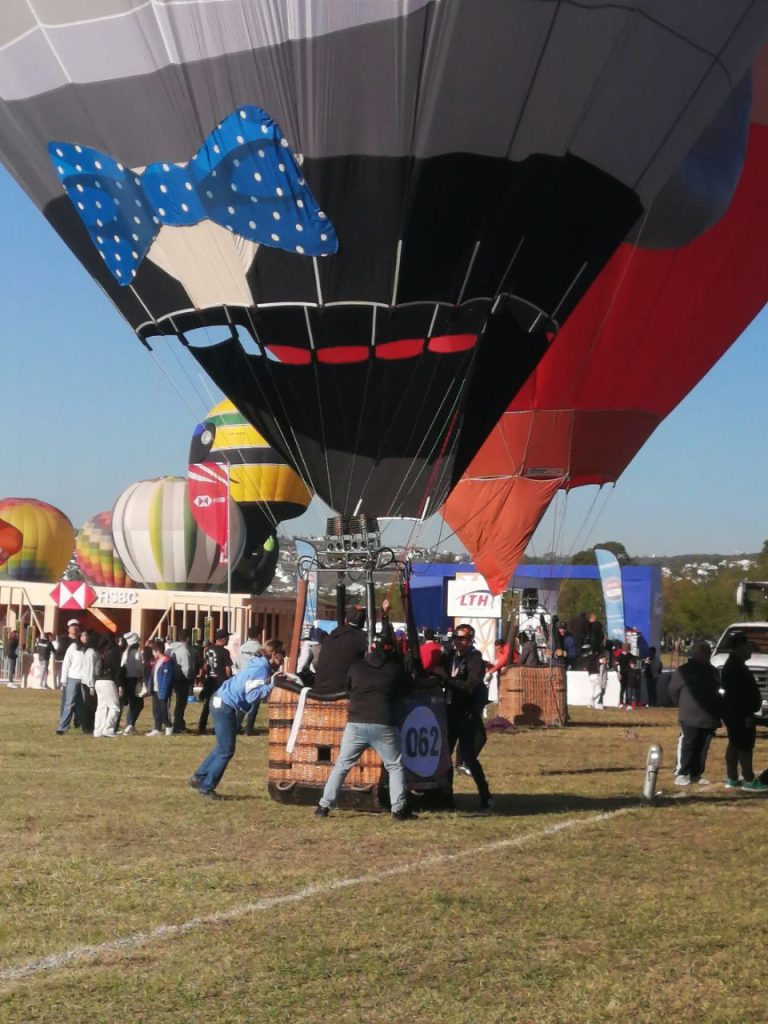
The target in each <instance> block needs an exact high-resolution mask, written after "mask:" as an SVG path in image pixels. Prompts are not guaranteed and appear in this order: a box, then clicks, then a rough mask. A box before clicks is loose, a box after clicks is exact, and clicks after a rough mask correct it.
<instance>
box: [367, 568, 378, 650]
mask: <svg viewBox="0 0 768 1024" xmlns="http://www.w3.org/2000/svg"><path fill="white" fill-rule="evenodd" d="M365 594H366V603H367V605H368V618H367V619H366V626H367V629H368V646H369V647H371V646H372V645H373V641H374V639H375V638H376V588H375V587H374V585H373V569H366V570H365Z"/></svg>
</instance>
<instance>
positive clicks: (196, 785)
mask: <svg viewBox="0 0 768 1024" xmlns="http://www.w3.org/2000/svg"><path fill="white" fill-rule="evenodd" d="M187 785H189V786H191V787H192V789H200V779H198V777H197V776H196V775H190V776H189V779H188V780H187Z"/></svg>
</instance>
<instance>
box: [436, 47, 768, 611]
mask: <svg viewBox="0 0 768 1024" xmlns="http://www.w3.org/2000/svg"><path fill="white" fill-rule="evenodd" d="M754 82H755V85H754V96H753V97H752V104H751V123H750V124H749V138H748V145H747V149H746V160H745V163H744V168H743V171H742V173H741V176H740V178H739V180H738V185H737V186H736V189H735V194H734V196H733V199H732V201H731V202H730V204H729V206H728V208H727V210H726V211H725V213H724V214H723V215H722V216H721V217H720V219H719V220H718V222H717V223H716V224H715V225H714V226H713V227H712V228H710V229H709V230H708V231H707V232H706V233H705V234H703V235H701V236H700V237H699V238H697V239H695V240H693V241H691V242H689V243H688V244H685V245H682V246H679V247H677V248H672V249H667V250H661V251H653V250H650V249H646V250H644V249H641V248H638V247H636V246H631V245H628V244H625V245H623V246H622V247H621V248H620V249H619V250H618V251H617V252H616V254H615V255H614V256H613V257H612V259H611V261H610V262H609V263H608V265H607V266H606V267H605V269H604V270H603V271H602V272H601V274H600V275H599V277H598V278H597V280H596V281H595V282H594V284H593V285H592V287H591V288H590V289H589V291H588V292H587V294H586V295H585V297H584V298H583V299H582V300H581V302H580V303H579V305H578V306H577V307H576V309H575V311H574V312H573V314H572V315H571V317H570V318H569V320H568V322H567V324H566V325H565V327H564V328H563V330H562V331H561V332H560V334H559V335H558V336H557V338H555V339H554V341H553V343H552V345H551V347H550V349H549V351H548V352H547V354H546V356H545V357H544V358H543V359H542V360H541V362H540V364H539V365H538V367H537V368H536V370H535V371H534V373H533V375H532V376H531V378H530V380H528V381H527V382H526V384H525V385H524V386H523V388H522V389H521V390H520V392H519V393H518V394H517V396H516V397H515V399H514V400H513V402H512V403H511V405H510V406H509V408H508V410H507V412H506V413H505V414H504V416H502V418H501V419H500V421H499V423H498V425H497V427H496V428H495V429H494V431H493V432H492V434H491V435H490V437H489V438H488V440H487V441H486V443H485V444H484V445H483V447H482V448H481V449H480V451H479V452H478V454H477V455H476V456H475V459H474V460H473V462H472V463H471V465H470V466H469V469H468V470H467V473H466V474H465V476H464V477H463V478H462V480H461V481H460V482H459V484H458V485H457V487H456V488H455V490H454V491H453V493H452V494H451V496H450V497H449V499H448V501H447V503H446V505H445V507H444V509H443V514H444V516H445V518H446V520H447V522H448V523H449V524H450V525H451V527H452V528H453V529H454V530H455V531H456V533H457V534H458V536H459V538H460V539H461V541H462V542H463V543H464V545H465V546H466V547H467V549H468V550H469V551H470V553H471V554H472V555H473V557H474V560H475V563H476V564H477V566H478V568H479V569H480V571H481V572H482V573H483V574H484V575H485V577H486V579H487V580H488V583H489V586H490V587H491V589H493V590H494V591H496V592H500V591H501V590H503V589H504V588H505V587H506V586H507V583H508V581H509V579H510V577H511V575H512V573H513V571H514V569H515V567H516V565H517V563H518V561H519V560H520V557H521V555H522V553H523V551H524V550H525V548H526V546H527V544H528V541H529V540H530V537H531V535H532V534H533V532H534V530H535V528H536V526H537V525H538V523H539V522H540V520H541V517H542V516H543V514H544V512H545V510H546V508H547V506H548V505H549V503H550V501H551V500H552V497H553V496H554V494H555V493H556V491H557V490H558V489H560V488H570V487H577V486H581V485H585V484H605V483H610V482H613V481H615V480H616V479H617V478H618V477H619V475H620V474H621V473H622V472H623V470H624V469H625V468H626V466H627V465H628V464H629V462H630V461H631V460H632V458H634V456H635V455H636V454H637V452H638V451H639V450H640V448H641V447H642V445H643V444H644V443H645V441H646V440H647V439H648V437H649V436H650V434H651V433H653V431H654V430H655V429H656V427H657V426H658V425H659V423H660V422H661V421H662V420H663V419H664V417H665V416H667V415H668V414H669V413H670V412H671V411H672V409H674V407H675V406H676V405H677V404H678V403H679V402H680V401H681V400H682V399H683V398H684V397H685V395H686V394H687V393H688V392H689V391H690V390H691V388H693V387H694V386H695V385H696V384H697V383H698V382H699V380H701V378H702V377H703V376H704V375H705V374H706V373H707V372H708V371H709V370H710V369H711V367H712V366H713V365H714V363H715V362H716V361H717V360H718V359H719V358H720V357H721V356H722V355H723V354H724V352H725V351H726V350H727V349H728V348H729V347H730V345H731V344H732V343H733V341H734V340H735V339H736V338H737V337H738V336H739V335H740V334H741V333H742V331H743V330H744V329H745V328H746V327H747V326H748V324H749V323H750V322H751V321H752V320H753V319H754V317H755V316H756V315H757V314H758V313H759V312H760V310H761V309H762V308H763V306H764V305H765V303H766V302H768V274H766V271H765V258H764V254H765V240H766V238H767V237H768V192H766V188H765V182H766V180H768V50H766V51H764V52H763V53H762V54H761V56H760V59H759V61H758V62H757V64H756V67H755V73H754ZM748 109H749V108H748ZM712 144H713V142H712V138H711V136H710V134H709V133H706V134H705V136H704V137H703V139H702V140H701V145H700V147H698V148H701V149H703V150H711V148H712ZM628 373H629V376H630V379H631V386H630V387H627V386H626V383H627V375H628Z"/></svg>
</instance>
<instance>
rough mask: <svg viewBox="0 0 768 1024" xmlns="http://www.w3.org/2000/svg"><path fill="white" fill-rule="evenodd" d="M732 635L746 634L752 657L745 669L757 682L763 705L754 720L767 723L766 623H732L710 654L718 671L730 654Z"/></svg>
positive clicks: (767, 623)
mask: <svg viewBox="0 0 768 1024" xmlns="http://www.w3.org/2000/svg"><path fill="white" fill-rule="evenodd" d="M734 633H746V634H747V638H748V640H749V642H750V644H751V645H752V656H751V657H750V659H749V661H748V662H747V668H748V669H749V670H750V671H751V673H752V675H753V676H754V677H755V679H756V680H757V685H758V687H759V688H760V696H761V697H762V700H763V705H762V707H761V709H760V711H758V713H757V715H756V718H757V719H758V720H760V721H763V722H765V723H768V622H733V623H731V625H730V626H728V628H727V629H726V630H725V632H724V633H723V635H722V636H721V637H720V639H719V640H718V641H717V644H716V645H715V649H714V651H713V653H712V664H713V665H714V666H715V668H716V669H717V670H718V671H719V670H720V669H721V668H722V667H723V665H724V664H725V662H726V660H727V658H728V655H729V654H730V652H731V637H732V636H733V634H734Z"/></svg>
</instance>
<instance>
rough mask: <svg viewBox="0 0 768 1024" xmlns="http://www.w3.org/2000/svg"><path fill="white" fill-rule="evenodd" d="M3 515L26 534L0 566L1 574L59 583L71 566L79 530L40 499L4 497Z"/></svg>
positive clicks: (0, 508) (31, 580)
mask: <svg viewBox="0 0 768 1024" xmlns="http://www.w3.org/2000/svg"><path fill="white" fill-rule="evenodd" d="M0 517H2V518H3V519H4V520H5V521H6V522H7V523H10V524H11V526H15V527H16V529H17V530H19V531H20V532H21V534H22V538H23V540H22V543H21V546H20V547H19V549H18V550H17V551H16V552H15V553H14V554H12V555H11V557H10V558H9V559H8V561H7V562H6V563H5V565H4V566H3V567H2V569H0V576H2V577H3V578H7V579H12V580H26V581H28V582H29V583H46V582H50V583H55V582H56V580H58V579H59V577H60V576H61V574H62V573H63V572H64V570H65V569H66V567H67V563H68V562H69V560H70V558H71V557H72V549H73V548H74V546H75V531H74V529H73V527H72V523H70V521H69V519H67V517H66V516H65V515H64V513H63V512H61V511H60V510H59V509H57V508H54V506H53V505H49V504H48V503H47V502H45V501H38V500H37V499H36V498H3V499H2V500H0Z"/></svg>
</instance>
